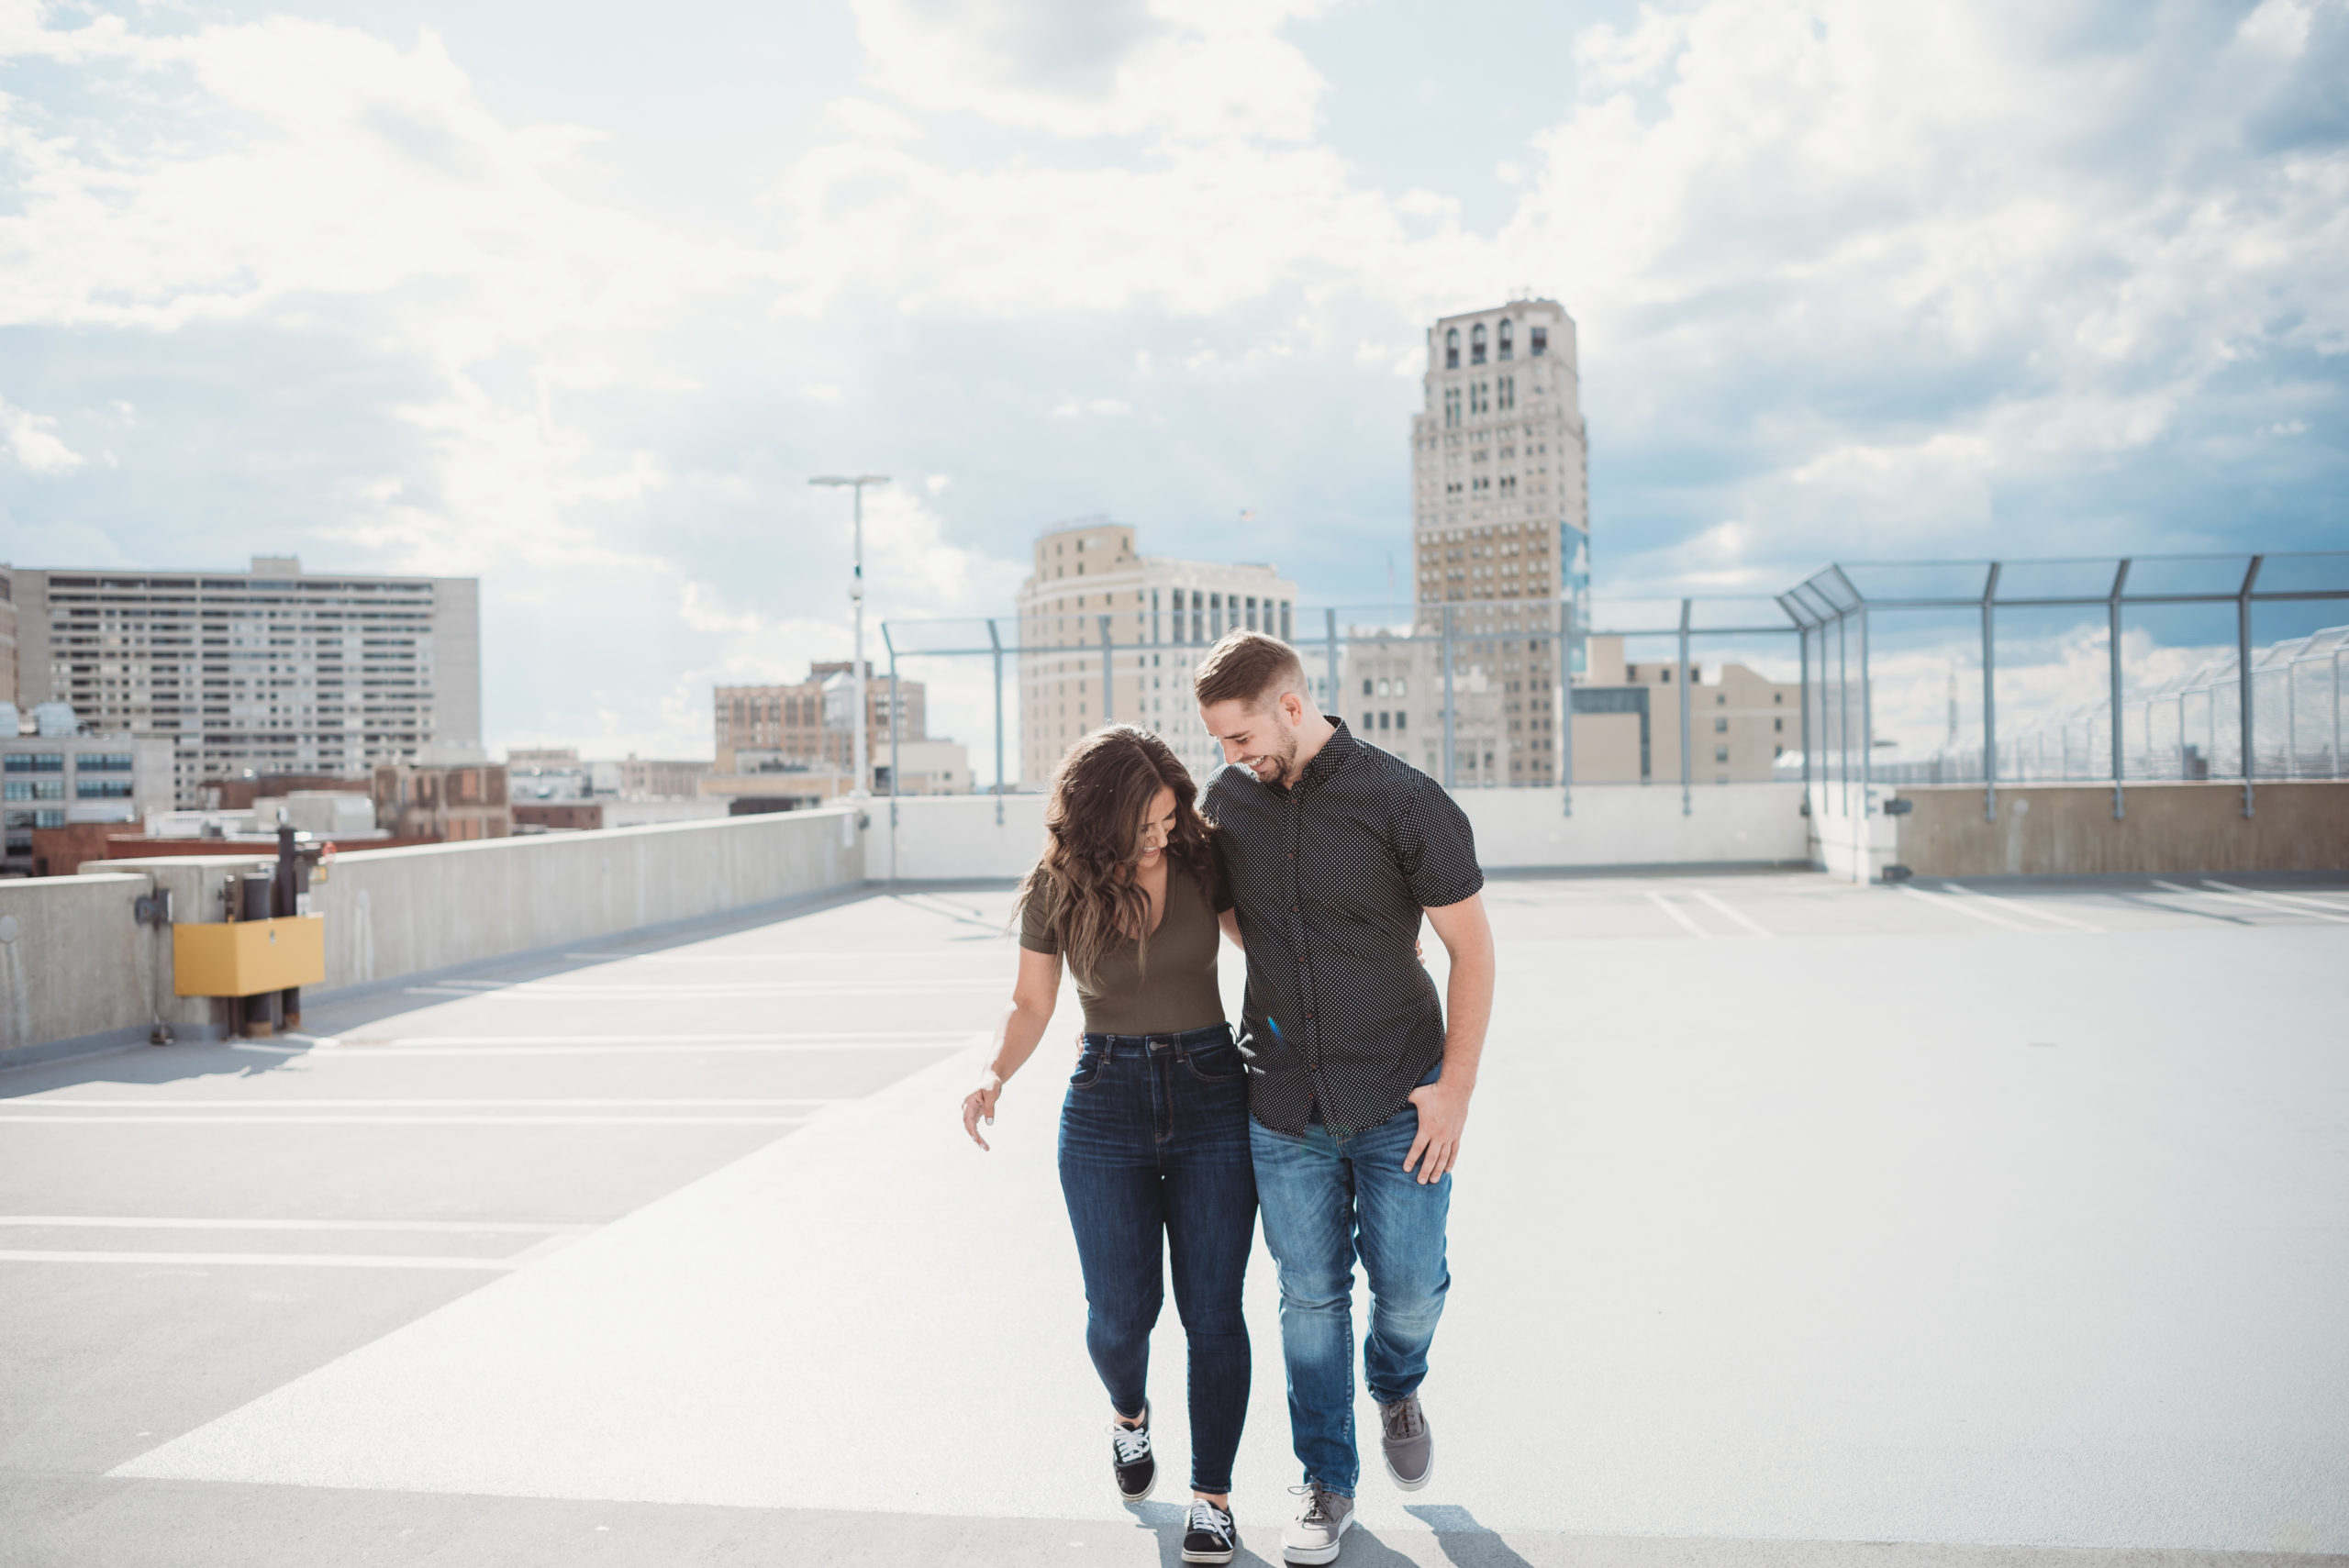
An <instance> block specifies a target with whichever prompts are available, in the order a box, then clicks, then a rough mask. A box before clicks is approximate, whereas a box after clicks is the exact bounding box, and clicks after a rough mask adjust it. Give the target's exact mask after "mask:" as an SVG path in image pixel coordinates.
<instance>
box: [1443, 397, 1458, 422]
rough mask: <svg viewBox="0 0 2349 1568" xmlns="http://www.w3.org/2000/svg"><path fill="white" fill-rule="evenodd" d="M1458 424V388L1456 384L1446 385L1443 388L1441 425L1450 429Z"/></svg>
mask: <svg viewBox="0 0 2349 1568" xmlns="http://www.w3.org/2000/svg"><path fill="white" fill-rule="evenodd" d="M1459 425H1460V389H1459V388H1458V387H1456V386H1447V387H1445V388H1444V389H1443V427H1444V428H1445V429H1447V430H1450V429H1456V428H1459Z"/></svg>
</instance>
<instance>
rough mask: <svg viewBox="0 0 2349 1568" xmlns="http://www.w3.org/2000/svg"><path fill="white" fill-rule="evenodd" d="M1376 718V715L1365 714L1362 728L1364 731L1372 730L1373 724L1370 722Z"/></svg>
mask: <svg viewBox="0 0 2349 1568" xmlns="http://www.w3.org/2000/svg"><path fill="white" fill-rule="evenodd" d="M1375 717H1377V716H1376V715H1375V714H1370V713H1365V714H1364V715H1363V716H1362V727H1363V728H1364V730H1365V731H1367V730H1369V729H1370V728H1371V722H1370V721H1371V720H1372V719H1373V718H1375Z"/></svg>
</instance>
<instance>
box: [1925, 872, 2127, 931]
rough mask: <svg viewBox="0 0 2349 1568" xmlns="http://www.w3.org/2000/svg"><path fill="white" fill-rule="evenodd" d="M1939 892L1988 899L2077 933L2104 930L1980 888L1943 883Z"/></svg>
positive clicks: (2002, 906)
mask: <svg viewBox="0 0 2349 1568" xmlns="http://www.w3.org/2000/svg"><path fill="white" fill-rule="evenodd" d="M1937 891H1939V892H1943V893H1954V894H1956V895H1958V896H1959V897H1961V898H1982V899H1987V900H1988V901H1989V902H1990V903H1993V904H1996V905H1998V906H2000V907H2001V908H2004V909H2007V910H2009V911H2011V912H2012V913H2014V914H2017V915H2023V916H2028V917H2033V918H2037V919H2041V920H2045V921H2048V922H2050V923H2052V924H2054V925H2057V926H2067V927H2069V928H2070V929H2073V930H2076V931H2099V932H2100V931H2102V930H2103V929H2104V928H2103V927H2102V926H2091V925H2089V924H2088V923H2087V921H2086V920H2076V919H2074V918H2073V917H2071V916H2069V915H2062V914H2058V913H2056V912H2055V911H2054V910H2053V909H2043V908H2041V907H2040V906H2038V905H2036V904H2025V903H2023V902H2022V901H2021V899H2017V898H2001V897H1999V896H1998V895H1997V894H1995V893H1985V892H1983V891H1982V890H1981V889H1980V888H1976V887H1966V886H1965V885H1963V884H1958V883H1954V882H1944V883H1943V884H1941V886H1940V888H1939V889H1938V890H1937Z"/></svg>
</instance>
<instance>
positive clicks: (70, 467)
mask: <svg viewBox="0 0 2349 1568" xmlns="http://www.w3.org/2000/svg"><path fill="white" fill-rule="evenodd" d="M0 444H5V445H6V450H7V453H8V455H9V456H10V457H12V458H14V459H15V460H16V462H17V466H18V467H20V468H22V469H24V470H25V471H26V472H27V473H45V474H58V473H72V472H73V471H74V470H75V469H77V468H79V467H81V466H82V464H83V461H84V460H83V456H82V454H81V453H79V452H77V451H75V450H73V449H72V447H69V446H67V445H66V444H65V443H64V442H63V441H62V440H61V439H58V435H57V421H56V420H55V419H53V418H51V417H49V416H48V415H46V414H35V413H32V412H30V411H28V410H27V409H23V408H18V407H17V406H15V405H13V404H11V403H9V402H8V401H7V399H6V398H0Z"/></svg>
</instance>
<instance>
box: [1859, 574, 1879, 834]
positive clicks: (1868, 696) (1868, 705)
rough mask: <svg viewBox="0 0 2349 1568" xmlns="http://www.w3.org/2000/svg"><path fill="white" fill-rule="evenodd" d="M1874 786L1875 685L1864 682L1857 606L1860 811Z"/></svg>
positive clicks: (1864, 651)
mask: <svg viewBox="0 0 2349 1568" xmlns="http://www.w3.org/2000/svg"><path fill="white" fill-rule="evenodd" d="M1875 787H1876V688H1875V687H1873V686H1872V685H1870V684H1868V609H1867V606H1865V605H1862V606H1860V815H1861V816H1862V817H1865V816H1866V815H1867V814H1868V796H1869V794H1870V792H1871V791H1872V790H1874V788H1875Z"/></svg>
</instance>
